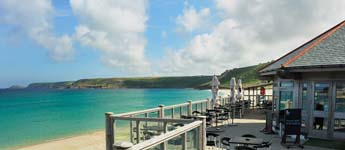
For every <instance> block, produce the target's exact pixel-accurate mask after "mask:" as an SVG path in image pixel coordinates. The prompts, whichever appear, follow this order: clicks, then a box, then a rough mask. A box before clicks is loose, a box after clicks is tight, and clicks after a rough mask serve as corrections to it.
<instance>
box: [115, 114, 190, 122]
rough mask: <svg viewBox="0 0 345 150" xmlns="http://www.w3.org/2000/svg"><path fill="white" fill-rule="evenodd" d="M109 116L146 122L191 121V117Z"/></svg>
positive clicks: (116, 118)
mask: <svg viewBox="0 0 345 150" xmlns="http://www.w3.org/2000/svg"><path fill="white" fill-rule="evenodd" d="M110 117H111V118H113V119H115V120H130V121H148V122H171V123H191V122H193V121H194V120H191V119H169V118H136V117H123V116H116V115H112V116H110Z"/></svg>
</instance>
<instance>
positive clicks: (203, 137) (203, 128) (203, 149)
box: [197, 116, 206, 150]
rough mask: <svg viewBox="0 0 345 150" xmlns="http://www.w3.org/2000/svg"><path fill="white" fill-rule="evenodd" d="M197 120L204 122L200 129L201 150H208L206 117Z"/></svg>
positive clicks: (199, 117)
mask: <svg viewBox="0 0 345 150" xmlns="http://www.w3.org/2000/svg"><path fill="white" fill-rule="evenodd" d="M197 118H198V119H199V120H201V121H202V124H201V126H200V127H199V138H198V140H199V149H200V150H206V116H197Z"/></svg>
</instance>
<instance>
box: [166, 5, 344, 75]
mask: <svg viewBox="0 0 345 150" xmlns="http://www.w3.org/2000/svg"><path fill="white" fill-rule="evenodd" d="M216 6H217V9H218V10H217V11H218V12H216V14H220V16H219V17H220V18H221V21H219V22H218V23H216V24H215V26H214V28H213V29H212V31H210V32H209V33H202V34H198V35H195V36H194V37H193V38H192V39H191V41H190V42H189V43H188V44H187V46H186V47H184V48H181V49H171V50H168V52H167V55H166V57H165V58H164V60H166V61H165V62H164V63H162V65H161V67H162V70H163V71H164V72H165V73H169V74H170V73H175V74H176V73H177V74H189V75H195V74H214V73H217V74H219V73H221V72H222V71H224V70H225V69H230V68H234V67H241V66H246V65H252V64H257V63H259V62H267V61H270V60H272V59H276V58H278V57H280V56H281V55H283V54H284V53H286V52H288V51H291V50H292V49H294V48H296V47H298V46H299V45H300V44H303V43H304V42H306V41H307V40H309V39H311V38H313V37H314V36H316V35H318V34H320V33H322V32H323V31H325V30H326V29H328V28H330V27H332V26H334V25H336V24H337V23H339V22H340V21H342V20H343V19H344V18H343V17H344V16H343V14H345V9H343V6H345V1H341V0H334V1H322V0H317V1H315V0H305V1H276V0H265V1H261V0H257V1H252V0H216Z"/></svg>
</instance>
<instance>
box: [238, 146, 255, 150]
mask: <svg viewBox="0 0 345 150" xmlns="http://www.w3.org/2000/svg"><path fill="white" fill-rule="evenodd" d="M235 150H255V148H251V147H248V146H235Z"/></svg>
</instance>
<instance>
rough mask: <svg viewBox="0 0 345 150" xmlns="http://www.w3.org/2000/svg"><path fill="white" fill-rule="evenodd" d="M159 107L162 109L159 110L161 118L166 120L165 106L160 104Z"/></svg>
mask: <svg viewBox="0 0 345 150" xmlns="http://www.w3.org/2000/svg"><path fill="white" fill-rule="evenodd" d="M158 107H159V108H160V110H159V118H164V105H163V104H160V105H159V106H158Z"/></svg>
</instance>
